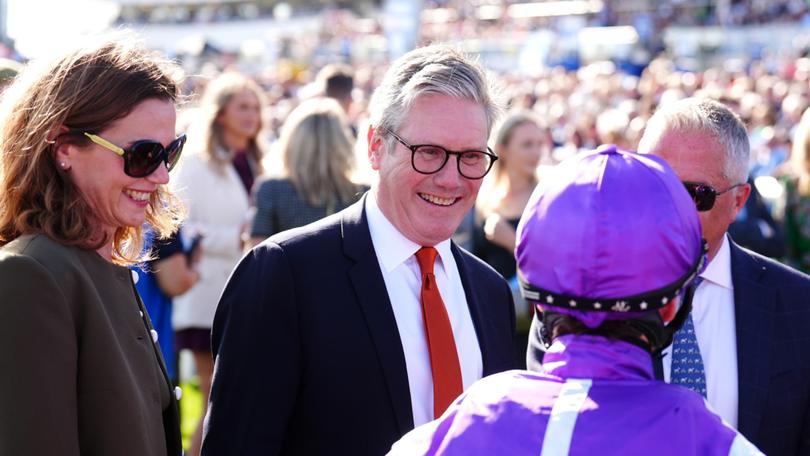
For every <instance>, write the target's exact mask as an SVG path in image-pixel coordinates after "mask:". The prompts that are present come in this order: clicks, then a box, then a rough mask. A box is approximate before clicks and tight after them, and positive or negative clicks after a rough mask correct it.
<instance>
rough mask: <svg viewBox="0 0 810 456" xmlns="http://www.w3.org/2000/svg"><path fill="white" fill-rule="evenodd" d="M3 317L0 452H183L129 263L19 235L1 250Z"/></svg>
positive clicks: (174, 412)
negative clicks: (127, 265)
mask: <svg viewBox="0 0 810 456" xmlns="http://www.w3.org/2000/svg"><path fill="white" fill-rule="evenodd" d="M141 312H143V314H141ZM0 322H2V324H3V329H2V330H0V455H51V454H53V455H57V454H58V455H76V456H78V455H79V454H82V455H106V454H115V455H133V456H135V455H137V456H144V455H148V456H163V455H167V454H169V455H180V454H181V447H180V427H179V420H178V412H177V401H176V400H175V398H174V391H173V388H172V386H171V384H170V383H169V379H168V377H167V376H166V369H165V366H164V365H163V362H162V357H161V355H160V350H159V349H158V348H157V347H156V345H155V344H154V343H153V341H152V337H151V335H150V330H151V329H152V326H151V323H150V322H149V317H148V316H147V315H146V314H145V311H144V309H143V305H142V304H141V303H140V301H139V300H138V299H137V294H136V292H135V288H134V287H133V284H132V272H131V271H130V270H129V269H127V268H125V267H122V266H116V265H113V264H112V263H110V262H108V261H106V260H104V259H103V258H101V257H100V256H99V255H98V254H97V253H96V252H95V251H87V250H80V249H78V248H75V247H67V246H64V245H62V244H59V243H57V242H55V241H53V240H51V239H50V238H48V237H46V236H44V235H26V236H21V237H19V238H17V239H15V240H14V241H12V242H10V243H9V244H6V245H5V246H3V247H2V249H0Z"/></svg>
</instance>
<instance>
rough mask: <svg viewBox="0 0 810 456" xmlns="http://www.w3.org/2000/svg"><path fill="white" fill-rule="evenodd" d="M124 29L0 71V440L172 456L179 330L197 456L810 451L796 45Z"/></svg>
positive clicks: (808, 312)
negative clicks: (194, 66) (219, 36)
mask: <svg viewBox="0 0 810 456" xmlns="http://www.w3.org/2000/svg"><path fill="white" fill-rule="evenodd" d="M507 3H508V2H507ZM608 3H611V2H608ZM614 3H616V2H614ZM685 3H689V2H685ZM751 3H752V4H753V5H754V7H757V8H759V7H762V8H765V9H766V10H767V11H769V12H771V13H773V14H774V15H776V16H780V15H783V16H785V17H790V18H795V17H799V16H800V15H801V14H802V11H799V10H797V9H796V5H795V2H789V1H786V2H777V3H779V5H770V3H769V5H770V6H768V5H765V4H764V3H762V4H760V3H758V2H751ZM738 5H739V2H731V4H730V11H731V12H732V13H733V12H735V11H737V13H739V14H738V16H740V19H738V20H739V21H742V22H745V21H746V19H745V18H744V17H743V16H744V15H741V13H740V11H742V10H740V8H737V9H735V6H738ZM435 6H436V7H442V8H454V7H457V8H459V9H463V5H454V4H453V2H444V3H441V2H439V3H437V5H435ZM501 6H503V7H506V6H508V4H504V5H501ZM609 6H610V5H609ZM613 6H617V5H613ZM682 6H684V5H682ZM685 6H688V5H685ZM766 6H767V8H766ZM777 6H778V7H777ZM797 15H798V16H797ZM462 16H463V15H462ZM735 17H736V16H735ZM713 20H717V19H713ZM735 20H737V19H735ZM133 41H135V40H133V39H132V37H131V36H127V37H124V38H121V37H117V38H103V39H102V38H97V39H95V42H94V43H91V44H87V45H84V46H82V47H78V48H76V49H74V50H72V51H70V52H69V53H66V54H64V55H62V56H60V58H58V59H56V60H54V61H52V62H48V63H39V62H32V63H30V64H27V65H26V66H25V67H24V68H19V69H15V72H16V71H18V70H19V71H21V72H20V74H19V75H18V77H16V78H14V79H10V80H9V82H10V86H8V87H7V88H6V89H4V92H3V94H2V105H0V296H4V297H6V298H4V299H3V302H2V304H0V318H2V320H3V321H5V322H7V325H8V327H9V330H8V331H4V332H1V333H0V345H2V346H4V347H6V348H4V349H3V350H0V364H2V365H6V366H14V374H12V375H6V376H3V377H2V379H0V427H1V428H2V429H0V430H1V431H2V432H0V434H2V435H3V437H0V454H6V453H8V454H85V453H86V454H94V453H99V454H133V455H134V454H138V455H143V454H149V455H163V454H173V455H177V454H181V452H182V449H181V443H180V433H179V426H178V422H179V410H178V400H179V399H180V396H181V395H182V391H181V390H180V389H179V388H178V387H177V386H178V384H179V383H180V382H181V381H187V380H188V379H184V378H182V374H183V371H182V370H179V369H178V357H177V354H178V352H179V351H181V350H182V351H187V352H189V353H191V354H192V359H193V372H194V374H195V375H196V377H197V379H198V382H199V387H200V392H201V394H202V397H203V411H202V415H201V416H200V417H199V421H198V422H197V423H196V428H195V431H194V433H193V435H192V436H191V439H190V445H189V447H188V451H189V454H194V455H197V454H205V455H219V454H228V455H230V454H254V453H261V454H326V453H329V454H361V455H362V454H369V455H379V454H385V453H387V452H389V451H390V452H391V453H392V454H497V453H499V452H501V453H505V454H524V453H525V454H536V453H537V452H540V453H541V454H568V452H589V451H592V450H593V448H599V449H600V451H601V452H602V453H606V454H612V453H615V454H636V453H640V452H642V451H650V450H651V449H652V448H657V443H658V442H660V441H662V439H664V438H667V439H668V440H667V441H668V442H670V446H669V447H668V449H667V450H666V451H670V452H671V454H762V453H764V454H769V455H803V454H810V367H809V366H810V350H808V349H807V346H808V342H810V339H808V337H807V336H806V334H807V329H808V328H810V303H809V302H807V300H808V296H810V294H809V293H808V291H810V277H808V276H806V275H805V274H804V273H805V272H808V271H810V159H808V153H810V151H808V148H810V57H807V56H804V55H799V54H794V55H783V54H780V55H765V56H763V57H762V58H761V59H758V60H751V61H748V62H743V63H742V64H734V63H735V62H728V65H726V66H724V67H717V68H709V69H706V70H704V71H687V70H684V69H682V68H679V67H678V66H677V64H676V63H675V62H674V61H673V60H671V59H670V58H668V57H666V56H661V57H658V58H656V59H654V60H653V61H651V62H650V64H649V65H648V66H647V67H646V68H645V69H644V71H643V72H642V73H641V75H640V76H634V75H631V74H627V73H624V72H622V71H620V70H619V69H618V68H617V67H616V65H615V64H614V63H611V62H597V63H593V64H590V65H586V66H583V67H581V68H579V69H578V70H575V71H572V70H566V69H564V68H562V67H553V68H547V69H544V70H543V71H541V72H539V73H537V74H533V75H517V74H494V73H492V72H489V71H487V70H486V69H485V68H484V67H483V65H482V64H481V63H480V62H477V61H475V59H473V58H471V57H470V56H469V55H467V54H465V53H464V52H462V51H460V50H459V49H457V48H455V47H453V46H449V45H431V46H420V47H418V48H416V49H415V50H412V51H410V52H408V53H407V54H405V55H404V56H402V57H400V58H399V59H396V60H394V61H392V62H385V64H380V63H379V62H365V63H356V62H355V63H353V64H330V65H325V66H323V68H321V67H320V65H313V66H312V67H311V68H305V69H303V70H300V71H289V70H290V69H289V68H286V69H285V68H283V67H279V68H276V69H274V70H273V71H267V72H262V73H260V74H248V73H246V72H244V71H240V70H239V69H238V68H236V67H231V68H217V65H216V64H211V65H209V66H207V67H206V68H205V69H203V72H202V73H201V74H196V75H188V77H186V78H185V79H183V77H182V75H183V73H184V71H183V69H181V68H180V67H179V66H178V65H177V63H176V62H171V61H168V60H166V59H165V57H163V56H161V55H160V54H158V53H155V52H152V51H148V50H147V49H145V48H144V47H143V46H142V45H140V44H133V43H132V42H133ZM187 71H188V69H186V71H185V72H186V73H187ZM100 80H103V81H105V83H104V84H98V81H100ZM181 101H182V102H181ZM631 151H638V153H636V152H631ZM760 178H764V179H760ZM729 233H730V234H731V235H730V236H729ZM743 247H748V248H750V249H753V250H757V251H759V252H760V253H754V252H752V251H750V250H746V249H744V248H743ZM766 256H770V257H772V258H766ZM794 268H795V269H794ZM802 271H803V272H802ZM527 368H528V369H529V370H525V369H527ZM505 371H510V372H506V373H504V372H505ZM484 377H487V378H484ZM662 381H663V382H662ZM666 383H670V384H671V385H668V384H666ZM54 385H56V386H54ZM673 385H679V386H673ZM688 390H692V391H691V392H690V391H688ZM701 396H702V397H701ZM653 415H655V416H658V417H663V418H660V420H659V421H658V422H656V424H655V425H652V424H650V423H649V416H653ZM645 417H646V418H645ZM575 424H576V427H574V425H575ZM532 430H534V431H532ZM43 433H46V434H47V435H49V436H51V438H48V439H43V438H41V437H38V436H41V435H42V434H43ZM634 434H636V435H634ZM639 436H640V437H639ZM400 439H402V440H401V441H399V440H400ZM397 441H399V443H396V442H397ZM392 445H393V447H392ZM656 451H658V450H656ZM760 451H761V453H760Z"/></svg>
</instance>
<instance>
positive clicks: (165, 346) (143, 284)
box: [133, 230, 183, 381]
mask: <svg viewBox="0 0 810 456" xmlns="http://www.w3.org/2000/svg"><path fill="white" fill-rule="evenodd" d="M144 238H145V242H144V248H146V249H149V248H152V249H154V250H153V251H152V256H153V257H154V259H153V260H152V261H149V262H147V263H146V264H143V265H141V266H140V267H138V266H136V267H134V268H133V270H134V271H135V272H137V273H138V282H137V283H136V284H135V288H137V289H138V294H140V295H141V300H142V301H143V305H144V307H146V311H147V313H149V318H150V319H151V320H152V326H153V327H154V328H155V331H157V333H158V344H160V351H161V353H162V354H163V360H164V361H165V363H166V371H167V372H168V374H169V378H170V379H171V380H172V381H176V380H177V370H176V367H177V366H176V364H177V362H176V356H175V348H174V328H173V327H172V298H171V297H169V296H167V295H166V294H165V293H163V291H162V290H161V289H160V287H159V286H158V283H157V278H156V277H155V273H154V265H155V263H156V262H158V261H160V260H165V259H167V258H169V257H170V256H172V255H176V254H182V253H183V243H182V240H181V238H180V233H179V232H178V233H176V234H175V235H173V236H172V237H171V238H169V239H166V240H155V239H154V233H153V232H152V231H151V230H145V233H144Z"/></svg>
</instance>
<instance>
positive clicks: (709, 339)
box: [663, 237, 739, 428]
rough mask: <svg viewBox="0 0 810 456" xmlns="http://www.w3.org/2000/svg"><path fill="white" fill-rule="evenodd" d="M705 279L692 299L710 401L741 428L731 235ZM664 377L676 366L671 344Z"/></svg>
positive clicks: (710, 403)
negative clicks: (738, 421) (738, 416)
mask: <svg viewBox="0 0 810 456" xmlns="http://www.w3.org/2000/svg"><path fill="white" fill-rule="evenodd" d="M700 276H701V277H703V282H701V284H700V285H699V286H698V289H697V290H696V291H695V297H694V299H693V301H692V320H693V321H694V323H695V337H696V338H697V343H698V347H700V354H701V356H702V357H703V367H704V370H705V372H706V394H707V398H706V399H707V401H708V403H709V406H710V408H711V409H712V410H714V411H715V413H717V414H718V415H720V417H721V418H723V420H724V421H725V422H727V423H728V424H730V425H732V426H733V427H735V428H736V427H737V409H738V406H739V397H738V388H737V385H738V375H737V329H736V325H735V320H734V318H735V313H734V285H733V284H732V282H731V249H730V247H729V243H728V238H727V237H724V238H723V245H722V246H720V250H719V251H718V252H717V255H715V257H714V258H713V259H712V260H711V261H710V262H709V264H708V266H707V267H706V270H705V271H703V274H700ZM664 353H665V355H664V359H663V367H664V379H665V380H666V381H667V382H669V379H670V370H671V366H672V356H671V346H670V347H668V348H667V349H666V350H665V351H664Z"/></svg>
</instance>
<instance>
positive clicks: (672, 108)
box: [638, 98, 751, 183]
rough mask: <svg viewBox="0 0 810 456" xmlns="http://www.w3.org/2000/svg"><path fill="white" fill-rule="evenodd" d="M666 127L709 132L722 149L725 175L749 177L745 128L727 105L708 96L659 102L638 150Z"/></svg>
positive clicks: (737, 178) (646, 147)
mask: <svg viewBox="0 0 810 456" xmlns="http://www.w3.org/2000/svg"><path fill="white" fill-rule="evenodd" d="M668 131H678V132H685V133H689V132H702V133H706V134H708V135H710V136H711V137H712V138H714V139H715V140H716V141H717V142H718V143H719V144H720V145H722V146H723V149H724V150H725V154H726V160H725V162H726V163H725V169H724V174H725V177H726V178H727V179H729V180H730V181H731V182H733V183H740V182H745V181H746V180H747V179H748V161H749V157H750V155H751V146H750V143H749V141H748V132H747V131H746V129H745V124H743V122H742V120H740V117H739V116H738V115H737V114H735V113H734V112H732V111H731V110H730V109H729V108H728V107H726V105H724V104H722V103H720V102H717V101H714V100H712V99H709V98H686V99H683V100H678V101H675V102H671V103H668V104H665V105H661V107H660V108H659V109H658V110H657V111H656V112H655V114H653V116H652V117H651V118H650V120H649V121H648V122H647V127H646V128H645V130H644V134H643V135H642V137H641V140H640V141H639V146H638V150H639V152H648V151H649V150H650V148H651V147H652V146H651V144H652V143H653V142H655V141H657V140H658V139H659V138H660V137H661V136H663V135H664V134H665V133H666V132H668Z"/></svg>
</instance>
